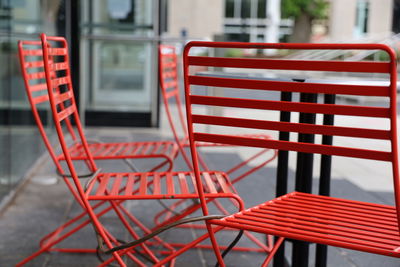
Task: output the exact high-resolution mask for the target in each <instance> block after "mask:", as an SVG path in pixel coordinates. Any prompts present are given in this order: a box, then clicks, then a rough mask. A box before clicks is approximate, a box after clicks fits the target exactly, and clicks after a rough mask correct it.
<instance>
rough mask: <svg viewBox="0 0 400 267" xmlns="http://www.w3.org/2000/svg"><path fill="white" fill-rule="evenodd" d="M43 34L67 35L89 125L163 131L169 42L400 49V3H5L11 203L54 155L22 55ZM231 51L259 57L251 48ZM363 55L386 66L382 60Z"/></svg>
mask: <svg viewBox="0 0 400 267" xmlns="http://www.w3.org/2000/svg"><path fill="white" fill-rule="evenodd" d="M41 32H45V33H47V34H49V35H61V36H65V37H66V38H67V40H68V42H69V45H70V55H71V66H72V75H73V83H74V90H75V96H76V97H77V100H78V103H79V108H80V114H81V116H82V121H84V123H85V125H86V126H90V127H96V126H109V127H158V126H159V123H160V112H159V110H160V101H159V90H158V75H157V72H158V58H157V47H158V45H159V44H160V43H169V44H174V45H175V46H176V47H177V48H182V47H183V45H184V44H185V43H186V42H187V41H189V40H217V41H244V42H374V43H377V42H378V43H386V44H389V45H391V46H392V47H394V48H395V49H396V51H397V50H398V45H399V41H398V33H399V32H400V1H399V0H335V1H333V0H331V1H328V0H75V1H74V0H0V64H1V68H0V125H1V127H0V203H3V205H5V204H4V203H5V202H6V201H5V200H7V197H6V196H10V195H12V192H14V191H15V188H17V185H19V184H21V181H24V177H26V176H27V175H28V173H29V172H30V171H32V169H34V168H35V164H36V165H37V164H39V163H38V162H40V160H39V161H38V155H42V154H43V153H44V151H45V150H44V146H43V145H42V142H41V140H40V136H39V134H38V132H37V129H36V126H35V125H34V121H33V118H32V115H31V111H30V108H29V104H28V101H27V98H26V96H25V89H24V85H23V81H22V76H21V74H20V67H19V62H18V54H17V41H18V40H21V39H33V40H34V39H38V34H39V33H41ZM207 52H208V51H199V53H207ZM225 53H231V54H232V56H252V55H251V54H248V53H247V52H246V51H239V52H237V51H225ZM265 56H270V57H280V56H291V57H294V58H296V57H302V58H305V57H313V58H316V57H321V58H322V57H326V56H328V55H321V54H320V53H319V54H318V53H317V52H315V53H308V54H307V53H299V54H297V55H284V54H280V55H276V54H273V53H272V54H269V55H265ZM344 56H345V55H342V54H331V55H329V57H330V58H335V57H344ZM362 57H368V58H369V59H370V60H384V59H385V58H384V56H382V55H370V54H368V55H362ZM49 115H50V114H49V112H48V107H47V106H43V107H42V109H41V116H43V117H44V118H47V122H48V126H51V118H50V116H49ZM50 129H51V127H49V131H51V130H50ZM27 151H30V153H27ZM0 208H1V206H0Z"/></svg>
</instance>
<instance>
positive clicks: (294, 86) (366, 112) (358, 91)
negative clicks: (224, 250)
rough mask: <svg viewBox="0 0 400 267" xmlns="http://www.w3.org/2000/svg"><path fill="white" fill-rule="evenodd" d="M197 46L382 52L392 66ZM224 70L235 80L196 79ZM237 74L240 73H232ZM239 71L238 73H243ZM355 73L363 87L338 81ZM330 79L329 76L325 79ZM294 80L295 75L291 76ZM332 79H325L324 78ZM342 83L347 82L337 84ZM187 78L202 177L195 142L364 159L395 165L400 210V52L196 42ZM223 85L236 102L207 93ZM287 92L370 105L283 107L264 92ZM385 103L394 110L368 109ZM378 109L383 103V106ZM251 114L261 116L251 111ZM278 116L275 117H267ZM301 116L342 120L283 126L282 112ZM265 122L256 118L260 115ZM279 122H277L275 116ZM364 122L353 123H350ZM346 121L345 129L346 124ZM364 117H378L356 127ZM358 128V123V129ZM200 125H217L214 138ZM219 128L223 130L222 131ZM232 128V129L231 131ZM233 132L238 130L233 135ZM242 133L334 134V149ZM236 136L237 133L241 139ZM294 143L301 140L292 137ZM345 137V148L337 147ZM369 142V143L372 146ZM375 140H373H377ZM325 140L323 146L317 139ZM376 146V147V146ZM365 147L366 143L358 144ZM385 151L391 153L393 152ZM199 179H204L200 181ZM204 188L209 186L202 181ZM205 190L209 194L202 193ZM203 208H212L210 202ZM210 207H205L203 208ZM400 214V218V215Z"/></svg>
mask: <svg viewBox="0 0 400 267" xmlns="http://www.w3.org/2000/svg"><path fill="white" fill-rule="evenodd" d="M194 47H202V48H209V49H218V48H229V49H235V48H237V49H250V50H251V49H253V50H254V49H258V50H265V49H288V50H295V49H316V50H338V49H339V50H347V51H349V52H350V53H351V52H352V51H353V50H378V51H384V52H385V53H386V54H387V55H388V58H389V60H388V61H386V62H369V61H358V62H353V61H343V60H341V61H340V60H329V61H327V60H326V61H318V60H286V59H267V58H265V57H259V58H229V57H214V56H210V57H207V56H192V55H191V54H190V51H191V49H192V48H194ZM198 66H202V67H211V68H215V67H219V68H225V70H226V71H227V72H229V74H227V75H226V76H215V75H212V74H207V73H205V72H203V73H202V74H201V75H196V74H190V70H189V69H190V68H192V67H198ZM237 69H244V71H245V72H246V71H247V72H249V69H254V70H257V72H258V74H259V73H260V72H264V73H266V74H271V73H274V72H281V74H282V73H283V74H284V75H289V74H288V71H292V70H293V71H295V73H294V74H293V76H295V77H299V76H300V77H307V76H308V75H309V74H310V72H312V73H316V72H318V73H319V72H324V73H325V77H326V75H327V74H330V73H336V74H337V76H336V79H334V80H332V79H326V78H324V79H325V80H324V81H322V82H318V81H314V82H312V81H311V82H307V80H306V81H305V82H298V81H293V80H290V79H287V80H284V81H282V80H271V79H269V80H268V79H266V78H265V77H264V78H263V77H261V76H260V75H255V76H252V77H247V76H245V77H243V75H240V74H238V71H237ZM232 70H233V71H232ZM235 70H236V71H235ZM343 73H353V74H361V75H362V77H364V78H361V80H358V83H359V84H358V85H357V81H356V82H355V84H350V83H348V82H347V83H346V82H341V83H338V80H340V79H342V80H343V79H344V80H346V78H343V77H341V78H340V74H343ZM320 74H323V73H320ZM373 75H381V76H382V78H384V80H385V81H386V84H384V85H380V84H379V85H376V84H366V85H365V84H361V85H360V83H362V81H363V80H368V79H371V77H374V76H373ZM286 77H287V76H286ZM323 77H324V76H323ZM337 77H339V78H337ZM184 79H185V96H186V109H187V110H186V112H187V114H188V129H189V139H190V143H191V151H192V158H193V164H194V167H195V171H196V173H197V174H198V171H199V168H198V163H197V156H196V155H197V152H196V146H195V145H194V143H195V142H197V141H201V142H211V143H223V144H231V145H239V146H250V147H263V148H271V149H279V150H286V151H295V152H305V153H315V154H325V155H333V156H344V157H352V158H359V159H370V160H376V161H386V162H389V163H391V166H392V171H393V181H394V190H395V201H396V206H397V207H398V208H399V207H400V197H399V193H400V183H399V169H398V149H397V128H396V118H397V116H396V93H397V86H396V81H397V71H396V59H395V53H394V51H393V50H392V49H391V48H389V47H387V46H385V45H380V44H262V43H256V44H254V43H214V42H190V43H189V44H188V45H187V46H186V47H185V51H184ZM207 86H209V87H223V88H225V92H226V93H227V94H229V97H220V96H212V95H207V93H206V92H205V89H204V87H206V88H207ZM273 92H275V93H277V92H278V93H279V92H293V93H296V94H297V93H313V94H319V95H325V94H333V95H344V96H349V95H351V96H362V97H363V98H364V101H365V102H362V103H360V104H358V105H349V104H347V103H337V104H325V103H323V102H322V101H321V99H319V101H317V103H304V102H300V101H281V100H279V99H278V100H271V99H269V95H267V96H265V95H264V94H267V93H268V94H271V93H273ZM376 98H379V99H380V100H382V101H386V106H381V105H380V104H378V105H376V106H367V105H364V104H363V103H368V99H373V100H375V99H376ZM375 103H376V101H375ZM194 106H208V107H211V106H219V107H229V108H232V110H233V111H231V112H228V115H226V116H224V115H220V116H210V115H207V114H202V113H200V112H198V111H197V109H193V107H194ZM247 110H252V111H253V112H249V113H246V111H247ZM266 111H270V112H266ZM282 111H286V112H295V113H314V114H316V116H317V122H318V118H319V117H318V116H322V115H323V114H331V115H335V116H336V117H335V125H332V126H331V125H323V124H322V123H318V124H305V123H299V122H294V121H293V119H292V121H290V122H282V121H280V118H279V112H282ZM257 112H259V113H260V114H263V116H261V117H260V116H258V117H255V116H256V115H255V114H258V113H257ZM272 116H275V117H274V118H272ZM351 117H356V118H357V119H356V120H354V121H352V120H350V119H349V118H351ZM337 118H340V119H341V120H340V122H341V124H338V123H337V122H338V121H339V120H337ZM362 118H368V119H371V120H372V121H373V122H374V123H366V124H364V125H361V126H360V125H354V123H353V122H356V121H360V119H362ZM352 123H353V125H351V124H352ZM378 123H382V125H384V126H385V127H386V128H384V129H382V128H379V127H378V126H377V125H378ZM198 125H203V126H204V125H210V126H213V128H212V129H214V130H213V132H211V133H209V132H207V133H206V132H204V131H203V130H202V129H203V128H200V127H197V126H198ZM217 126H218V127H217ZM226 129H230V130H229V131H226ZM232 129H233V130H232ZM234 129H236V131H237V132H238V131H242V130H243V129H257V130H268V131H281V132H290V133H294V134H301V133H303V134H313V135H322V136H323V135H329V136H334V144H333V145H325V144H322V143H317V142H316V143H304V142H299V141H295V140H293V139H294V138H292V139H290V141H281V140H273V139H257V138H251V137H238V136H234V135H233V134H229V133H231V132H234ZM237 132H236V133H237ZM292 137H293V136H292ZM354 138H362V140H363V142H362V143H361V145H359V146H358V147H357V146H356V144H357V143H356V142H354ZM339 139H340V144H339V145H338V144H336V143H337V142H335V141H337V140H339ZM364 140H365V141H364ZM370 140H372V141H370ZM376 140H379V142H383V143H385V144H384V145H382V146H378V148H377V146H376V145H375V144H374V142H375V141H376ZM317 141H318V140H317ZM368 141H369V142H368ZM358 144H359V143H358ZM385 145H387V147H386V148H385ZM196 177H199V175H196ZM197 184H198V186H200V187H201V183H197ZM198 190H199V192H202V189H201V188H199V189H198ZM202 200H203V203H205V202H204V199H202ZM203 208H204V209H206V207H205V206H203ZM399 214H400V213H399Z"/></svg>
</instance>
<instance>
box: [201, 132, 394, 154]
mask: <svg viewBox="0 0 400 267" xmlns="http://www.w3.org/2000/svg"><path fill="white" fill-rule="evenodd" d="M194 140H195V141H203V142H210V143H220V144H230V145H238V146H248V147H263V148H271V149H279V150H285V151H286V150H287V151H297V152H304V153H317V154H324V155H336V156H344V157H352V158H362V159H373V160H380V161H391V159H392V154H391V153H390V152H384V151H376V150H367V149H360V148H349V147H339V146H328V145H319V144H309V143H299V142H290V141H278V140H272V139H255V138H249V137H238V136H230V135H217V134H207V133H196V132H195V133H194Z"/></svg>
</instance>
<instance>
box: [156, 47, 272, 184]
mask: <svg viewBox="0 0 400 267" xmlns="http://www.w3.org/2000/svg"><path fill="white" fill-rule="evenodd" d="M159 61H160V63H159V74H160V87H161V93H162V97H163V101H164V108H165V112H166V115H167V118H168V122H169V126H170V128H171V131H172V133H173V136H174V138H175V142H176V143H177V144H178V147H179V152H180V153H181V155H182V157H183V159H184V160H185V162H186V164H187V165H188V166H189V168H190V169H193V167H192V163H191V160H190V158H189V156H188V155H187V153H186V150H185V148H188V147H189V137H188V131H187V124H186V120H185V114H184V111H183V109H182V107H183V105H182V101H181V98H180V91H179V81H178V60H177V54H176V52H175V47H174V46H169V45H160V46H159ZM171 103H176V110H177V111H176V112H175V114H174V112H173V110H172V108H171ZM245 136H247V137H257V138H262V139H271V136H270V135H267V134H257V135H251V134H247V135H245ZM196 146H197V147H198V148H201V147H227V146H232V145H228V144H217V143H207V142H197V143H196ZM268 151H270V152H272V153H271V155H268V156H267V157H266V159H263V160H262V162H261V163H258V164H255V166H253V167H251V168H250V169H248V170H246V171H243V173H240V170H241V169H243V167H244V166H247V165H248V164H249V163H250V162H252V161H254V160H256V159H258V158H259V157H260V156H262V155H264V154H265V153H266V152H268ZM275 157H276V151H275V150H274V149H269V148H265V149H262V150H261V151H259V152H257V153H256V154H254V155H252V156H251V157H249V158H248V159H246V160H244V161H243V162H241V163H239V164H237V165H234V166H233V167H231V168H230V169H228V170H227V171H225V172H226V173H227V174H228V175H229V176H230V177H231V179H232V184H234V183H236V182H238V181H240V180H242V179H243V178H245V177H247V176H248V175H250V174H252V173H254V172H255V171H257V170H259V169H260V168H262V167H264V166H265V165H266V164H268V163H270V162H271V161H272V160H274V159H275ZM199 162H200V164H201V167H202V168H203V169H204V170H208V169H209V168H208V167H207V164H206V162H205V160H204V159H203V158H202V157H199ZM238 172H239V174H238V175H237V176H236V177H232V174H234V173H238Z"/></svg>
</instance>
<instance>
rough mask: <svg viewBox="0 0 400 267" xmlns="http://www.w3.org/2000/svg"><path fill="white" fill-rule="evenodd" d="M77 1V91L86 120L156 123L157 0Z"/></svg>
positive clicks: (139, 124) (125, 123)
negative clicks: (79, 5) (79, 33)
mask: <svg viewBox="0 0 400 267" xmlns="http://www.w3.org/2000/svg"><path fill="white" fill-rule="evenodd" d="M82 5H83V8H82V10H83V14H82V36H81V42H82V43H81V74H82V76H81V88H82V89H81V94H80V96H81V109H83V110H85V113H86V124H87V125H107V126H112V125H115V126H154V125H156V124H157V112H156V111H157V88H158V86H157V84H158V80H157V44H158V30H157V27H155V25H158V1H156V0H150V1H149V0H97V1H93V0H85V1H82ZM129 118H131V120H129Z"/></svg>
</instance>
